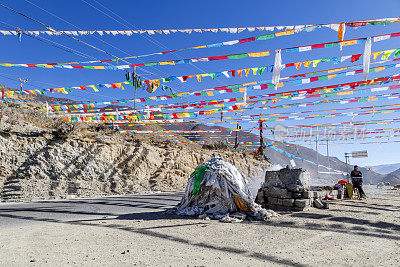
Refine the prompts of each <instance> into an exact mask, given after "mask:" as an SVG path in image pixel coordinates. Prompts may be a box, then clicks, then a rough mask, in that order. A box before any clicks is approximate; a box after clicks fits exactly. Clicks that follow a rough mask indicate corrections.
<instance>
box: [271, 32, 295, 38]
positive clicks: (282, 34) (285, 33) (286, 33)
mask: <svg viewBox="0 0 400 267" xmlns="http://www.w3.org/2000/svg"><path fill="white" fill-rule="evenodd" d="M292 34H294V30H288V31H283V32H277V33H275V36H276V37H279V36H284V35H292Z"/></svg>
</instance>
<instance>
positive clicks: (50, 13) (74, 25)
mask: <svg viewBox="0 0 400 267" xmlns="http://www.w3.org/2000/svg"><path fill="white" fill-rule="evenodd" d="M25 1H26V2H28V3H30V4H32V5H34V6H36V7H37V8H39V9H41V10H43V11H45V12H46V13H48V14H50V15H52V16H54V17H56V18H58V19H60V20H62V21H64V22H66V23H68V24H70V25H72V26H74V27H75V28H78V29H80V28H79V27H77V26H76V25H74V24H72V23H70V22H68V21H66V20H65V19H63V18H60V17H59V16H57V15H55V14H53V13H51V12H50V11H47V10H46V9H44V8H42V7H40V6H38V5H36V4H34V3H32V2H30V1H28V0H25ZM8 9H10V8H8ZM10 10H12V9H10ZM13 11H14V10H13ZM15 12H17V11H15ZM24 17H28V18H30V17H29V16H27V15H24ZM33 20H34V19H33ZM34 21H35V20H34ZM40 24H41V25H44V26H46V28H47V27H50V26H48V25H46V24H44V23H40ZM50 29H51V30H52V31H56V32H59V31H57V30H55V29H53V28H51V27H50ZM66 35H67V36H68V37H70V38H72V39H74V40H76V41H78V42H81V43H83V44H86V45H88V46H90V47H92V48H94V49H96V50H98V51H102V52H104V53H106V54H108V55H110V56H112V57H114V58H116V59H119V57H117V56H115V55H113V54H111V53H109V52H107V51H105V50H102V49H100V48H97V47H95V46H93V45H90V44H89V43H86V42H83V41H81V40H80V39H78V38H75V37H74V36H72V35H70V34H66ZM96 39H99V40H101V41H102V42H103V43H106V44H107V45H109V46H112V47H113V48H115V49H117V50H119V51H121V52H123V53H125V54H127V55H129V56H132V55H130V54H129V53H127V52H125V51H122V50H121V49H119V48H117V47H115V46H114V45H112V44H109V43H108V42H106V41H104V40H102V39H100V38H98V37H96ZM121 61H123V62H126V63H128V64H129V65H131V64H132V63H130V62H128V61H126V60H124V59H121ZM139 69H142V70H143V71H145V72H148V73H150V74H152V75H156V76H158V77H160V78H161V76H159V75H157V74H155V73H152V72H150V71H148V70H145V69H143V68H139ZM160 72H161V73H164V74H166V75H168V74H167V73H165V72H162V71H160ZM143 77H144V75H143ZM145 78H146V77H145ZM146 79H148V78H146ZM174 83H175V82H174ZM175 84H177V83H175ZM177 85H178V86H180V87H182V88H185V87H184V86H182V85H181V84H177Z"/></svg>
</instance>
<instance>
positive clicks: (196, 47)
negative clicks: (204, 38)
mask: <svg viewBox="0 0 400 267" xmlns="http://www.w3.org/2000/svg"><path fill="white" fill-rule="evenodd" d="M206 47H207V46H206V45H201V46H194V47H191V49H199V48H206Z"/></svg>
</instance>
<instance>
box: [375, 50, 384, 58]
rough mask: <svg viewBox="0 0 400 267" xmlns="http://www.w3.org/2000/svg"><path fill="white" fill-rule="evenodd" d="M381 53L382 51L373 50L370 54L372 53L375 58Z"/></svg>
mask: <svg viewBox="0 0 400 267" xmlns="http://www.w3.org/2000/svg"><path fill="white" fill-rule="evenodd" d="M382 53H383V51H378V52H374V53H372V54H373V55H374V59H376V58H377V57H378V56H379V55H380V54H382Z"/></svg>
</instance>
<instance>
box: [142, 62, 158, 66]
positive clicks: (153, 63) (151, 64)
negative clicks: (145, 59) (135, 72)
mask: <svg viewBox="0 0 400 267" xmlns="http://www.w3.org/2000/svg"><path fill="white" fill-rule="evenodd" d="M158 64H159V63H158V62H152V63H145V64H144V65H145V66H154V65H158Z"/></svg>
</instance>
